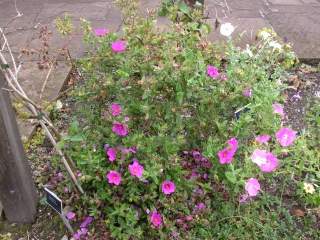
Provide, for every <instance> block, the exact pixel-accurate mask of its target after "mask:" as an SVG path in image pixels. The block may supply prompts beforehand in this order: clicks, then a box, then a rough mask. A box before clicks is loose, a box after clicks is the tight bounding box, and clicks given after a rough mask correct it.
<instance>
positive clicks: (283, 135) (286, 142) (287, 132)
mask: <svg viewBox="0 0 320 240" xmlns="http://www.w3.org/2000/svg"><path fill="white" fill-rule="evenodd" d="M296 134H297V132H296V131H293V130H292V129H290V128H281V129H280V130H279V131H278V132H276V138H277V140H278V142H279V143H280V145H281V146H282V147H288V146H290V145H291V144H292V143H293V142H294V140H295V139H296V138H297V136H296Z"/></svg>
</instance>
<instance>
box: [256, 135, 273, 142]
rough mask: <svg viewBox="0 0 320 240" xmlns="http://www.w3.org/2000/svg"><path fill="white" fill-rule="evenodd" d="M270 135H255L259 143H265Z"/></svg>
mask: <svg viewBox="0 0 320 240" xmlns="http://www.w3.org/2000/svg"><path fill="white" fill-rule="evenodd" d="M270 138H271V137H270V136H269V135H266V134H265V135H259V136H257V137H256V142H258V143H260V144H264V143H265V144H267V143H268V142H269V140H270Z"/></svg>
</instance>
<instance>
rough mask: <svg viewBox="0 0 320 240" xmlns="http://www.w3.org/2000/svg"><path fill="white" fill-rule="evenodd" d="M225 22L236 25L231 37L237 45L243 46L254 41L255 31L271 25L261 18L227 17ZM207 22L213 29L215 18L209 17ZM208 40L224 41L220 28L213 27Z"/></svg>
mask: <svg viewBox="0 0 320 240" xmlns="http://www.w3.org/2000/svg"><path fill="white" fill-rule="evenodd" d="M227 22H230V23H231V24H232V25H233V26H235V27H236V29H235V31H234V33H233V34H232V38H233V39H234V40H235V41H236V44H237V45H238V46H241V47H244V46H246V44H250V43H253V42H254V41H255V36H256V33H257V31H258V30H259V29H261V28H264V27H269V28H270V27H271V25H270V24H269V23H268V21H266V20H265V19H263V18H261V17H260V18H228V19H227ZM208 23H209V24H210V25H211V26H212V28H213V29H214V24H215V19H209V20H208ZM239 34H241V40H240V41H239V40H237V37H238V36H239ZM209 40H210V41H226V38H225V37H223V36H221V34H220V28H217V29H215V30H214V31H212V32H211V33H210V34H209Z"/></svg>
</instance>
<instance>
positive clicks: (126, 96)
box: [64, 7, 299, 239]
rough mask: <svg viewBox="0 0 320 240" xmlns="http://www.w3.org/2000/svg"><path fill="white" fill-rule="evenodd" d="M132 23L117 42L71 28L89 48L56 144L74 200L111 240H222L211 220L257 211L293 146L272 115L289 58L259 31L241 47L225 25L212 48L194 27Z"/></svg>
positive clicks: (103, 33) (110, 35)
mask: <svg viewBox="0 0 320 240" xmlns="http://www.w3.org/2000/svg"><path fill="white" fill-rule="evenodd" d="M129 9H130V7H129ZM190 14H192V13H190ZM132 16H134V21H128V23H127V25H125V27H124V28H123V32H122V34H121V35H119V34H117V33H114V32H111V31H109V30H108V29H103V28H99V29H92V28H91V26H90V24H89V23H88V22H87V21H85V20H83V21H82V27H83V29H84V40H85V42H86V43H87V45H88V47H89V49H90V52H89V54H88V55H87V56H86V57H84V58H82V59H81V60H79V63H78V66H79V68H80V69H81V71H82V73H83V77H84V82H83V83H82V84H80V85H79V86H78V87H77V89H76V90H75V92H74V96H75V97H76V98H77V101H78V102H77V108H76V109H75V111H74V113H75V117H76V120H75V122H74V123H73V124H72V127H71V129H70V133H69V134H70V136H69V137H68V138H67V140H66V144H65V145H64V148H65V149H67V150H68V151H69V152H70V154H71V156H72V158H73V159H76V160H77V167H78V168H79V170H80V171H81V173H82V177H81V178H80V179H81V181H82V184H83V186H84V188H85V189H86V197H85V198H84V199H85V200H86V203H87V204H89V207H90V209H91V215H92V216H93V217H94V218H103V219H105V224H106V228H107V229H108V230H109V231H110V234H111V236H112V237H113V238H114V239H227V238H226V236H227V235H226V234H227V233H226V232H225V231H227V230H226V229H223V228H221V226H220V225H219V224H220V223H223V222H224V221H225V220H228V217H230V216H234V215H240V217H235V218H234V219H238V220H239V219H241V211H244V212H246V211H248V209H246V208H244V209H243V208H242V207H241V206H242V205H246V204H248V205H250V204H251V203H252V204H256V203H257V202H259V201H262V203H261V204H262V208H263V206H265V204H266V203H265V201H266V198H267V197H266V196H267V195H268V193H267V188H266V186H267V185H268V184H269V183H270V182H271V181H272V179H273V178H275V177H276V176H278V175H280V172H281V169H282V168H283V166H284V165H285V161H287V159H286V158H285V157H283V153H285V156H288V155H290V152H291V151H294V149H295V143H296V141H299V137H298V135H297V133H296V132H295V131H293V130H292V129H291V128H290V126H281V119H282V118H283V115H281V114H279V112H280V113H281V107H282V105H281V101H283V99H281V97H280V92H281V91H282V90H283V89H284V88H285V85H284V84H283V83H282V79H283V76H284V74H285V69H286V68H288V67H289V65H291V64H292V63H293V62H294V55H293V54H292V52H291V50H290V46H284V45H282V44H281V42H279V41H278V38H277V36H276V35H275V34H274V33H273V32H271V31H270V32H269V31H266V30H264V31H261V32H260V33H259V34H258V36H257V41H256V43H255V44H254V45H252V46H247V48H246V49H241V48H239V47H235V46H234V44H233V40H232V35H231V34H232V31H230V26H227V27H228V28H229V30H228V32H230V36H227V37H226V45H225V46H218V45H215V44H214V43H211V42H209V41H208V40H207V34H208V29H209V27H208V26H207V25H205V23H201V24H200V20H199V21H197V22H196V23H195V22H186V23H181V22H178V23H175V24H172V25H171V27H170V28H169V29H167V30H165V31H159V30H158V29H157V27H156V20H155V18H154V16H150V17H148V18H146V19H140V18H138V17H137V14H132ZM224 35H225V31H224ZM289 58H290V59H289ZM274 104H277V105H276V106H275V105H274ZM297 138H298V139H297ZM254 208H258V207H257V206H255V207H254ZM225 217H226V219H225ZM231 218H232V217H230V219H231ZM243 218H244V217H243ZM257 221H258V220H257ZM246 223H247V224H248V226H250V224H251V222H250V221H249V220H248V221H246ZM235 224H237V223H235ZM241 226H242V227H243V225H241ZM241 226H239V231H240V232H241V231H242V230H241V229H242V228H241ZM248 226H247V227H248ZM254 226H255V227H257V226H256V225H254ZM258 227H259V226H258ZM272 230H273V229H272V228H271V229H266V230H261V229H260V230H259V231H262V233H261V232H260V233H251V235H248V233H243V234H244V235H243V236H244V237H246V236H247V237H248V236H251V237H252V236H253V237H254V236H256V235H255V234H260V235H261V234H262V235H261V236H269V235H268V234H270V232H272ZM241 234H242V233H241ZM246 234H247V235H246ZM272 236H274V235H272ZM272 236H271V237H272ZM277 236H278V235H277ZM243 239H246V238H243ZM247 239H248V238H247ZM252 239H253V238H252ZM257 239H258V238H257ZM261 239H262V238H261ZM263 239H264V238H263Z"/></svg>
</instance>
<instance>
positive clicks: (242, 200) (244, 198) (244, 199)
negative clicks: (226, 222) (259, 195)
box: [239, 193, 250, 203]
mask: <svg viewBox="0 0 320 240" xmlns="http://www.w3.org/2000/svg"><path fill="white" fill-rule="evenodd" d="M249 199H250V198H249V194H248V193H244V194H242V195H240V197H239V203H246V202H248V200H249Z"/></svg>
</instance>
